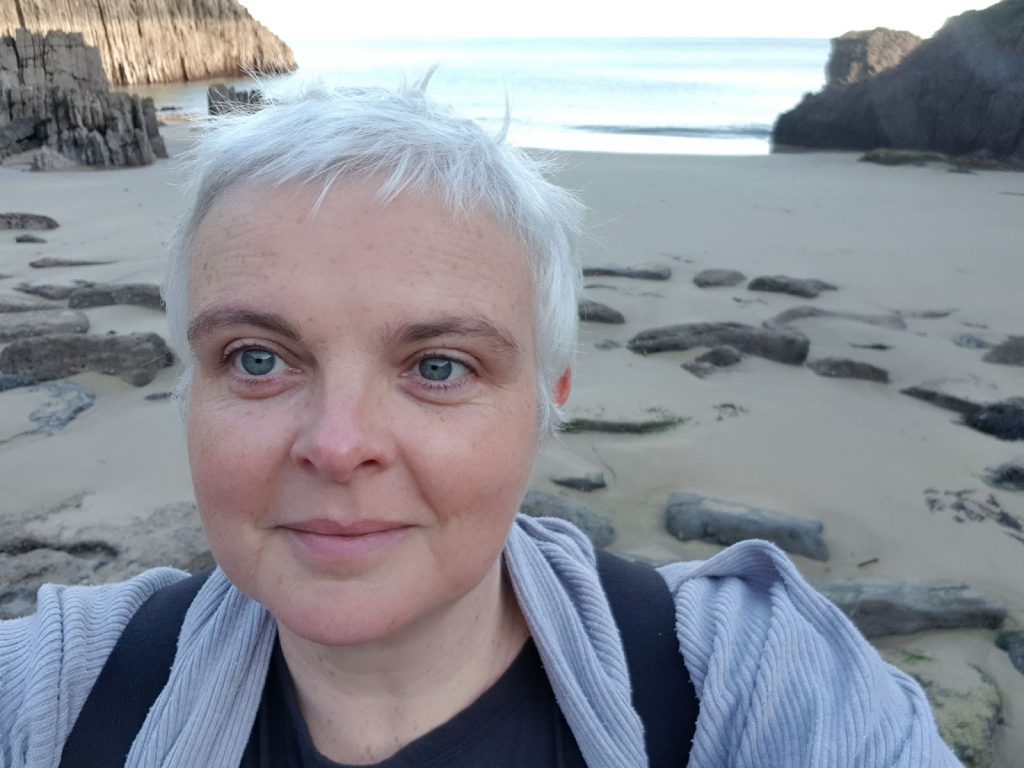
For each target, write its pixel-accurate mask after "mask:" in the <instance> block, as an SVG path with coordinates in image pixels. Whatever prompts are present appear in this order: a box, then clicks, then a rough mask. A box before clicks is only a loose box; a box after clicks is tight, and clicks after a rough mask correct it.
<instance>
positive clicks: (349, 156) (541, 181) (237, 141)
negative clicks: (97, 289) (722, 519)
mask: <svg viewBox="0 0 1024 768" xmlns="http://www.w3.org/2000/svg"><path fill="white" fill-rule="evenodd" d="M428 79H429V75H428V76H427V77H426V78H424V79H423V80H422V81H420V82H418V83H416V84H414V85H403V86H401V87H399V88H397V89H395V90H389V89H382V88H372V89H353V88H326V87H324V86H322V85H309V84H307V85H300V86H298V87H295V88H293V89H291V91H290V92H286V93H283V94H281V95H275V96H274V97H273V98H270V99H268V100H267V101H266V103H265V104H264V105H263V106H262V108H260V109H258V110H257V111H241V112H235V113H231V114H226V115H221V116H218V117H216V118H211V119H210V121H209V123H206V124H205V130H204V132H203V135H202V136H201V137H200V139H199V140H198V142H197V143H196V145H195V146H194V147H193V149H192V150H191V151H190V152H189V153H188V155H187V156H186V159H185V166H186V178H187V179H188V182H187V186H186V200H187V203H186V206H187V207H186V210H185V213H184V215H183V216H182V218H181V219H180V221H179V224H178V227H177V229H176V231H175V233H174V235H173V237H172V240H171V246H170V259H169V262H168V266H167V274H166V277H165V280H164V285H163V299H164V304H165V305H166V307H167V320H168V324H169V326H170V336H171V345H172V346H173V347H174V349H175V350H176V351H177V352H178V354H179V355H180V356H181V358H182V360H183V361H184V362H185V369H184V372H183V373H182V376H181V378H180V380H179V382H178V387H177V389H176V394H177V396H178V400H179V402H180V403H181V404H182V405H183V406H184V407H186V408H187V403H188V396H189V390H190V389H191V385H192V379H193V376H194V372H195V356H194V355H193V353H192V350H191V348H190V346H189V343H188V338H187V331H188V323H189V311H190V308H189V294H188V273H189V259H190V257H191V253H192V249H193V246H194V239H195V236H196V233H197V231H198V230H199V227H200V226H201V224H202V222H203V220H204V218H205V217H206V215H207V214H208V213H209V212H210V210H211V209H212V208H213V206H214V204H215V203H216V202H217V201H218V199H220V198H221V197H222V196H223V195H224V194H225V193H226V192H227V191H228V190H230V189H231V188H232V187H233V186H235V185H237V184H240V183H245V182H261V183H267V184H270V185H272V186H278V185H282V184H287V183H300V184H304V185H305V184H315V185H318V186H319V188H320V190H321V191H320V194H319V197H318V199H317V203H316V205H315V206H314V212H315V210H316V208H317V207H318V206H319V203H320V201H322V200H323V198H324V196H325V195H326V194H327V193H328V192H329V191H330V189H331V187H332V186H333V185H334V184H335V183H337V182H339V181H340V182H342V183H343V182H344V181H345V180H346V179H348V178H353V179H365V178H368V177H371V176H372V177H383V178H384V182H383V184H382V185H381V187H380V190H379V192H378V197H379V198H380V199H381V201H382V202H384V203H387V202H388V201H391V200H393V199H394V198H395V197H397V196H398V195H400V194H402V192H403V191H406V190H411V191H417V192H427V193H431V194H433V195H436V196H437V197H438V198H440V199H441V201H442V202H443V203H444V205H445V207H446V208H447V209H448V210H450V211H451V212H452V215H453V216H462V215H465V214H467V213H469V212H472V211H473V210H474V209H477V210H478V209H479V208H481V207H482V208H484V209H486V210H489V211H490V212H491V213H492V214H493V215H494V216H495V217H496V219H497V220H498V222H499V223H501V224H502V225H503V226H505V227H506V228H507V229H508V231H509V232H510V234H512V235H513V236H514V237H515V238H516V239H517V240H518V242H519V243H520V244H521V245H522V247H523V249H524V252H525V253H526V258H527V262H528V264H527V266H528V268H529V270H530V274H531V277H532V282H533V291H534V311H535V319H534V329H535V337H536V338H535V345H536V349H537V361H536V364H537V397H538V404H539V413H538V420H539V427H540V429H539V434H540V436H541V437H546V436H548V435H551V434H553V433H554V432H556V431H557V429H558V426H559V425H560V424H561V423H562V420H563V416H562V413H561V410H560V408H559V407H558V405H557V404H556V403H555V402H554V399H553V393H554V387H555V385H556V383H557V381H558V379H559V377H561V375H562V374H563V373H564V372H565V371H566V370H568V369H570V368H571V367H572V364H573V359H574V355H575V351H576V338H577V332H578V326H579V320H578V309H577V302H578V297H579V291H580V267H579V252H578V251H579V240H580V236H581V232H582V223H583V213H584V209H583V206H582V204H581V203H580V202H579V200H578V199H577V198H576V197H575V196H574V195H573V194H572V193H570V192H568V191H567V190H565V189H563V188H561V187H559V186H557V185H555V184H552V183H551V182H549V181H547V180H546V178H545V174H546V173H547V172H549V171H550V170H551V166H550V162H549V161H545V160H542V159H540V158H535V157H531V156H529V155H527V154H526V153H524V152H522V151H521V150H519V149H517V148H515V147H513V146H511V145H509V144H508V143H507V142H506V140H505V133H506V131H507V125H508V120H507V118H506V122H505V127H504V128H503V129H502V130H501V132H500V133H499V134H498V135H497V136H492V135H490V134H488V133H487V132H486V131H485V130H484V129H483V128H482V127H481V126H479V125H478V124H476V123H475V122H473V121H472V120H468V119H465V118H462V117H459V116H457V115H456V114H455V113H454V112H453V111H452V110H451V109H450V108H449V107H446V106H444V105H441V104H438V103H437V102H435V101H433V100H432V99H430V98H428V97H427V95H426V93H425V88H426V82H427V80H428Z"/></svg>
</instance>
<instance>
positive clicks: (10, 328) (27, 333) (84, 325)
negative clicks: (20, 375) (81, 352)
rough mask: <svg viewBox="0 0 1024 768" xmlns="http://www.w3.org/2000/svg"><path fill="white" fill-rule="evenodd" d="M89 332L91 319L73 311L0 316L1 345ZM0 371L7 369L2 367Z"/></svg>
mask: <svg viewBox="0 0 1024 768" xmlns="http://www.w3.org/2000/svg"><path fill="white" fill-rule="evenodd" d="M88 330H89V318H88V317H86V316H85V314H84V313H82V312H78V311H76V310H73V309H37V310H33V311H29V312H10V313H7V314H2V315H0V343H3V342H6V341H14V340H15V339H27V338H29V337H31V336H43V335H45V334H49V333H85V332H86V331H88ZM0 370H6V369H4V367H3V366H2V365H0ZM7 372H8V373H10V372H11V371H9V370H8V371H7Z"/></svg>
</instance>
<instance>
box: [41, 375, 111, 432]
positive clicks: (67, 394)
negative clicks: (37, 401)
mask: <svg viewBox="0 0 1024 768" xmlns="http://www.w3.org/2000/svg"><path fill="white" fill-rule="evenodd" d="M42 389H43V390H44V391H45V392H46V394H47V400H46V402H45V403H43V404H42V405H41V406H40V407H39V408H36V409H35V410H34V411H32V413H31V414H29V420H30V421H32V422H33V423H34V424H36V425H37V426H36V429H35V432H37V433H41V434H44V435H53V434H56V433H57V432H60V431H61V430H62V429H64V428H65V427H66V426H67V425H68V424H70V423H71V422H72V421H74V420H75V418H76V417H77V416H78V415H79V414H80V413H83V412H84V411H87V410H89V409H90V408H92V406H93V404H94V403H95V402H96V395H95V394H93V393H92V392H90V391H89V390H88V389H86V388H85V387H83V386H82V385H81V384H78V383H76V382H74V381H51V382H49V383H48V384H44V385H43V386H42Z"/></svg>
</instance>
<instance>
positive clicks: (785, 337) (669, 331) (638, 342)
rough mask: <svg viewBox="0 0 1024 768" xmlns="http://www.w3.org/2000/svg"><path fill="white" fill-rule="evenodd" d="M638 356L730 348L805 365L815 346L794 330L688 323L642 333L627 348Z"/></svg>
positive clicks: (781, 361)
mask: <svg viewBox="0 0 1024 768" xmlns="http://www.w3.org/2000/svg"><path fill="white" fill-rule="evenodd" d="M626 346H627V347H628V348H629V349H630V350H632V351H633V352H636V353H638V354H650V353H653V352H668V351H674V350H687V349H693V348H694V347H719V346H729V347H733V348H735V349H737V350H739V351H740V352H745V353H746V354H748V355H756V356H757V357H764V358H767V359H768V360H774V361H775V362H779V363H787V364H789V365H802V364H803V362H804V360H806V359H807V352H808V350H809V349H810V346H811V343H810V342H809V341H808V340H807V337H806V336H804V335H803V334H802V333H800V332H799V331H796V330H793V329H788V328H787V329H776V328H758V327H756V326H752V325H743V324H742V323H687V324H684V325H666V326H663V327H661V328H651V329H648V330H645V331H641V332H640V333H638V334H637V335H636V336H634V337H633V338H632V339H630V340H629V342H628V343H627V345H626Z"/></svg>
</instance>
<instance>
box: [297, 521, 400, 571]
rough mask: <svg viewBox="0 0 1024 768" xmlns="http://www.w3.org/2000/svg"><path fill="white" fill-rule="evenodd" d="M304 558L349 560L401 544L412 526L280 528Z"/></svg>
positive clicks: (361, 523)
mask: <svg viewBox="0 0 1024 768" xmlns="http://www.w3.org/2000/svg"><path fill="white" fill-rule="evenodd" d="M280 527H281V528H282V529H284V530H285V531H286V532H288V533H289V534H290V538H291V539H292V541H293V542H294V544H295V546H296V547H297V549H298V550H299V552H300V554H301V555H302V556H303V557H307V558H312V559H313V560H332V561H338V560H350V559H354V558H359V557H362V556H365V555H369V554H371V553H376V552H378V551H379V550H381V549H386V548H388V547H389V546H391V545H392V544H395V543H397V542H399V541H400V540H401V539H403V538H404V537H405V534H406V533H407V532H409V531H410V530H412V528H413V526H411V525H408V524H406V523H401V522H391V521H387V520H356V521H352V522H342V521H338V520H331V519H328V518H312V519H309V520H300V521H297V522H294V523H286V524H283V525H281V526H280Z"/></svg>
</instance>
